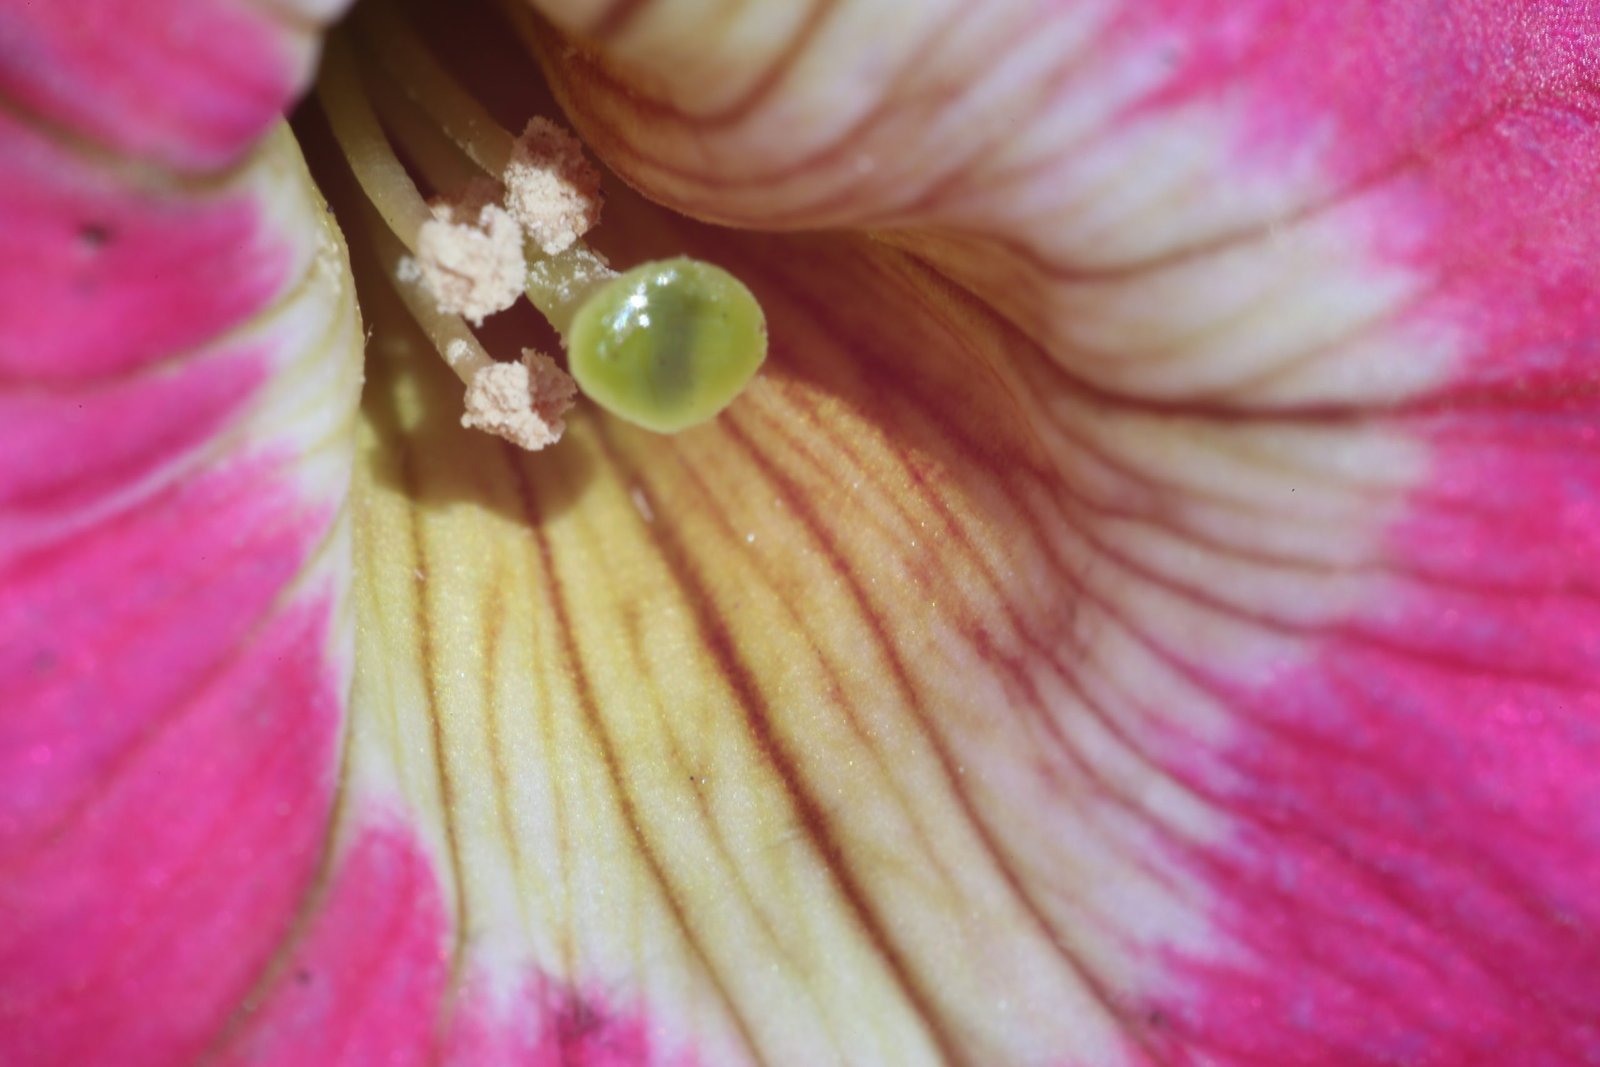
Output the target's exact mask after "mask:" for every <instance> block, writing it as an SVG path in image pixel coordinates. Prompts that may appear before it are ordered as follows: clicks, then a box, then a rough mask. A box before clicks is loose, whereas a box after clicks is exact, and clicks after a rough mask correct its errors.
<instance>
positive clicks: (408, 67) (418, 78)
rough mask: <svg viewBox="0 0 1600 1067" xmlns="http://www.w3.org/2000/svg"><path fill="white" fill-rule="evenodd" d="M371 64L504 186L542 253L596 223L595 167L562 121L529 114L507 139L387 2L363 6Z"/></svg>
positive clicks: (516, 214)
mask: <svg viewBox="0 0 1600 1067" xmlns="http://www.w3.org/2000/svg"><path fill="white" fill-rule="evenodd" d="M358 21H359V25H360V26H361V28H362V29H363V31H364V32H365V33H366V34H367V36H368V39H369V40H370V41H371V43H372V46H373V49H374V52H375V53H376V55H377V57H378V62H379V63H380V64H381V65H382V67H383V68H384V70H385V71H387V73H388V74H389V76H390V77H392V78H393V79H394V81H395V83H396V84H398V85H399V86H400V87H401V88H402V89H403V91H404V92H405V93H406V95H407V96H408V97H410V98H411V99H412V100H413V101H415V102H416V103H417V105H418V106H419V107H421V108H422V109H423V110H425V111H426V112H427V113H428V115H429V116H430V117H431V118H432V119H433V120H434V121H435V122H436V123H438V125H439V128H440V129H441V130H443V131H444V133H445V135H446V136H447V137H448V138H450V139H451V140H452V141H454V142H455V143H456V145H457V146H458V147H459V148H460V149H461V151H462V152H464V153H465V154H466V155H467V156H468V158H470V159H472V160H473V161H474V162H475V163H477V164H478V165H479V166H480V167H482V168H483V169H484V171H485V173H487V174H488V175H489V176H490V177H492V178H496V179H498V180H499V181H501V182H503V183H504V184H505V187H506V200H505V206H506V209H507V210H508V211H510V212H511V214H512V216H513V217H514V218H516V220H517V222H518V223H520V224H521V225H522V228H523V229H525V230H526V231H527V232H528V237H529V238H530V239H531V240H532V241H533V243H534V244H535V245H537V246H538V247H539V248H540V249H541V250H542V251H543V252H544V253H545V254H546V255H551V256H553V255H556V254H557V253H560V252H564V251H566V250H567V249H568V248H570V247H572V244H573V242H575V241H577V240H578V239H579V238H580V237H582V236H583V235H584V234H586V233H588V232H589V231H590V230H591V229H593V228H594V227H595V226H596V225H598V224H599V221H600V207H601V204H602V202H603V199H602V197H601V194H600V172H599V171H598V170H596V169H595V168H594V166H593V165H592V164H591V163H590V162H589V161H588V159H586V158H585V157H584V154H583V146H582V145H580V144H579V143H578V139H577V138H576V137H573V136H572V134H570V133H568V132H567V131H566V130H565V129H563V128H562V127H560V126H558V125H556V124H555V123H553V122H551V121H550V120H549V119H545V118H538V117H535V118H531V119H529V120H528V122H527V124H526V125H525V126H524V127H523V130H522V135H521V136H520V137H512V136H511V134H510V133H508V132H507V131H506V130H505V129H504V128H503V127H502V126H501V125H500V124H499V123H497V122H496V121H495V120H494V116H492V115H490V114H489V112H488V110H487V109H486V108H484V106H483V105H482V104H480V103H478V101H477V100H476V99H474V98H473V96H472V94H471V93H469V92H467V90H466V89H464V88H462V86H461V85H460V83H458V82H457V81H456V80H455V79H454V78H453V77H451V76H450V73H449V71H447V70H445V68H444V66H443V65H442V64H440V63H439V61H438V60H437V59H435V58H434V57H433V53H432V52H430V51H429V50H428V48H427V46H426V45H425V44H423V42H422V40H421V39H420V38H419V37H418V36H417V34H416V31H415V30H413V29H412V28H411V26H410V25H409V24H407V22H406V21H405V18H404V16H402V15H400V14H399V13H397V12H396V11H394V10H393V9H392V8H390V7H385V6H382V5H380V6H378V7H367V8H363V9H362V14H361V15H360V16H359V17H358Z"/></svg>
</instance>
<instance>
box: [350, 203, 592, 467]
mask: <svg viewBox="0 0 1600 1067" xmlns="http://www.w3.org/2000/svg"><path fill="white" fill-rule="evenodd" d="M372 214H373V213H372V212H369V213H368V215H369V218H368V223H369V225H368V227H367V231H368V234H369V235H370V236H371V238H372V242H373V244H374V245H376V246H377V247H376V250H377V253H378V258H379V260H380V262H382V263H383V265H384V267H385V271H384V274H385V276H386V277H387V278H388V279H389V284H390V285H391V286H392V287H393V288H394V291H395V292H396V293H397V294H398V295H399V297H400V300H401V301H402V302H403V303H404V304H405V306H406V309H407V310H408V311H410V312H411V316H412V318H414V319H415V320H416V322H417V325H418V326H420V327H421V328H422V332H423V333H425V334H427V336H428V340H430V341H432V342H433V347H434V348H435V349H436V350H437V351H438V352H439V354H440V355H441V356H443V357H444V361H445V364H446V365H448V366H449V367H450V369H451V370H453V371H455V373H456V376H457V377H458V378H460V379H461V380H462V381H463V382H465V383H466V386H467V395H466V412H465V414H463V415H462V416H461V425H463V426H465V427H468V428H469V429H477V430H484V431H486V432H488V433H493V434H496V435H498V436H500V437H503V438H505V439H506V440H507V441H510V442H511V443H512V444H514V445H519V446H520V447H522V448H525V449H527V450H528V451H530V452H536V451H538V450H539V449H541V448H546V447H548V446H550V445H553V444H555V443H556V442H557V441H559V440H560V439H561V435H562V433H564V432H565V431H566V422H565V421H564V420H563V419H562V417H561V416H562V415H564V414H565V413H566V412H567V410H568V409H569V408H571V407H572V402H573V399H574V398H575V397H576V395H577V386H576V385H575V384H574V383H573V381H572V379H571V378H569V377H568V376H567V374H566V373H565V372H564V371H562V370H561V368H560V367H558V366H556V364H555V361H554V360H552V359H551V358H550V357H549V356H546V355H543V354H541V353H539V352H535V351H534V350H533V349H531V348H524V349H523V350H522V361H521V362H520V363H501V362H499V361H497V360H496V359H494V357H492V356H490V355H489V353H488V352H486V351H485V350H484V347H483V345H481V344H479V343H478V339H477V337H476V336H474V335H473V333H472V331H471V330H470V329H468V328H467V324H466V323H465V322H463V321H462V320H461V317H460V316H458V315H449V314H445V313H444V312H441V311H440V310H439V309H438V307H437V305H436V303H435V301H434V300H433V299H432V298H431V296H430V294H428V293H426V292H424V291H422V290H421V289H420V288H419V287H418V286H417V285H416V284H415V283H413V282H408V281H407V280H405V278H404V277H403V275H404V272H403V271H402V269H401V264H402V263H403V262H405V260H406V259H407V257H406V254H405V251H404V249H403V247H402V246H401V245H400V242H399V241H398V240H396V239H395V237H394V235H393V234H391V233H389V232H388V230H387V229H385V227H384V226H383V225H382V223H381V222H380V221H379V220H377V219H374V218H372V217H371V215H372Z"/></svg>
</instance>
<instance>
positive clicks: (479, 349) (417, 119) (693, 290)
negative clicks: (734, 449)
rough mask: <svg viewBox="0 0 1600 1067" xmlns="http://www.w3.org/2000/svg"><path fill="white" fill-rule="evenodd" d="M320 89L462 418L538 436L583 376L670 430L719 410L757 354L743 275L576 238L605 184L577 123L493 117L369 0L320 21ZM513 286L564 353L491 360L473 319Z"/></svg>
mask: <svg viewBox="0 0 1600 1067" xmlns="http://www.w3.org/2000/svg"><path fill="white" fill-rule="evenodd" d="M317 99H318V102H319V103H320V105H321V108H322V111H323V113H324V114H325V116H326V118H327V121H328V125H329V127H330V128H331V130H332V132H333V135H334V139H335V140H336V141H337V143H338V146H339V150H340V153H341V155H342V156H343V157H344V159H345V161H346V163H347V164H348V165H349V167H350V170H351V172H352V173H353V174H354V176H355V179H356V182H357V184H358V185H359V186H360V188H361V190H362V192H363V194H364V195H365V200H366V205H367V207H368V210H366V211H365V212H364V213H363V214H364V215H365V217H364V218H363V219H361V220H360V222H359V227H358V228H359V229H361V230H362V231H364V232H365V235H366V237H367V238H368V239H369V240H370V242H371V244H372V250H373V252H374V253H375V255H376V257H377V259H378V261H379V262H380V263H381V264H382V265H383V271H384V274H385V277H386V280H387V282H388V283H389V284H391V285H392V286H394V288H395V291H396V292H397V293H398V295H399V296H400V299H401V301H402V303H403V304H404V305H405V307H406V308H407V309H408V310H409V312H410V313H411V315H412V316H413V317H414V318H415V320H416V322H417V324H418V325H419V326H420V327H421V328H422V331H423V333H424V334H426V335H427V337H428V338H429V339H430V341H431V342H432V343H433V346H434V348H435V349H436V350H437V351H438V353H439V355H440V356H441V357H442V358H443V359H444V360H445V362H446V363H447V364H448V365H449V366H450V367H451V369H453V370H454V371H455V372H456V374H457V375H458V376H459V377H460V378H461V379H462V381H463V382H464V383H466V386H467V394H466V402H465V404H466V413H465V414H464V415H463V416H462V424H463V425H465V426H470V427H475V428H477V429H482V430H486V431H488V432H491V433H496V434H499V435H500V436H502V437H505V438H506V439H507V440H510V441H512V442H514V443H516V444H518V445H520V446H522V447H524V448H527V449H530V450H532V449H539V448H543V447H546V446H547V445H550V444H553V443H554V442H555V441H556V440H558V439H559V438H560V436H561V433H562V431H563V429H564V422H563V419H562V416H563V415H564V413H565V412H566V411H567V410H568V409H569V408H570V407H571V405H572V403H573V400H574V396H575V394H576V392H577V390H578V389H579V388H581V389H582V390H583V392H584V393H585V394H586V395H587V396H588V397H589V398H590V399H592V400H593V401H594V402H595V403H597V404H599V405H600V406H601V407H603V408H605V409H606V410H608V411H610V412H611V413H612V414H614V415H617V416H619V417H621V418H624V419H626V420H628V421H630V422H633V423H635V424H637V425H640V426H643V427H645V428H646V429H651V430H656V431H658V432H668V433H670V432H676V431H678V430H682V429H687V428H688V427H690V426H694V425H698V424H699V423H702V422H705V421H706V420H708V419H711V418H713V417H715V416H716V415H717V414H718V413H719V412H720V411H722V410H723V409H724V408H725V407H726V406H727V405H728V404H730V403H731V402H732V401H733V400H734V399H735V398H736V397H737V396H738V395H739V393H740V392H742V391H743V389H744V388H745V387H746V386H747V385H748V384H749V383H750V381H751V380H752V378H753V377H754V376H755V373H756V371H757V370H758V369H759V368H760V366H761V364H762V362H763V360H764V359H765V357H766V326H765V320H764V317H763V316H762V313H761V309H760V306H759V305H758V304H757V303H756V301H755V298H754V297H753V296H752V295H751V294H750V291H749V290H748V289H747V288H745V286H744V285H743V284H742V283H740V282H739V281H738V280H737V279H736V278H734V277H733V276H732V275H730V274H728V273H727V272H726V271H724V270H722V269H721V268H718V267H715V266H713V265H711V264H708V263H703V262H700V261H696V260H688V259H675V260H667V261H662V262H657V263H646V264H642V265H640V266H638V267H635V268H634V269H632V270H630V271H628V272H626V273H622V274H619V273H618V272H617V271H615V270H613V269H612V268H611V267H610V265H609V264H608V263H607V262H606V260H605V258H604V257H603V256H601V255H599V254H598V253H597V252H595V251H593V250H591V249H590V248H589V247H588V246H587V245H586V244H585V243H584V240H583V237H584V235H585V234H586V233H587V232H588V231H589V230H590V229H591V228H592V227H593V226H594V225H596V224H597V223H598V221H599V217H600V208H601V202H602V201H601V195H600V178H599V173H598V172H597V171H596V169H595V168H594V167H593V166H592V165H591V164H590V163H589V161H588V160H587V159H586V158H585V156H584V153H583V149H582V146H581V145H580V143H579V142H578V141H577V139H576V138H575V137H574V136H573V135H572V134H571V133H570V132H568V131H567V130H566V129H565V128H563V127H562V126H560V125H558V124H557V123H555V122H552V121H551V120H549V119H547V118H544V117H538V116H536V117H533V118H531V119H529V120H528V121H527V123H526V125H525V126H524V128H523V131H522V133H521V134H520V135H513V134H512V133H510V132H509V131H508V130H506V129H505V128H503V127H502V126H501V125H500V124H499V123H498V122H497V121H496V120H495V118H494V117H493V116H492V115H491V114H490V113H489V111H488V110H487V109H486V108H485V107H484V106H483V105H482V104H481V103H480V102H479V101H478V100H477V99H476V98H475V97H474V96H473V95H472V93H470V92H469V91H468V90H467V89H465V88H464V87H463V86H462V85H461V84H460V83H458V82H457V81H456V79H455V78H454V77H453V76H452V74H451V72H450V70H449V69H448V67H447V66H446V64H445V63H444V62H443V61H441V59H440V58H439V57H438V56H437V55H435V54H434V52H433V51H432V50H431V49H430V48H429V47H428V45H427V44H426V43H425V41H424V40H423V38H422V37H421V36H420V35H419V34H418V32H417V30H416V29H415V28H414V27H413V26H412V25H411V24H410V23H409V22H408V21H407V19H406V16H405V14H404V13H403V12H402V11H401V10H400V9H398V8H397V7H395V6H393V5H387V4H380V5H372V4H368V5H364V6H363V7H362V8H360V9H358V11H357V13H356V14H355V15H354V16H353V17H352V18H351V20H350V21H349V22H348V23H347V24H346V25H345V26H344V27H342V28H341V29H340V30H339V31H337V32H336V33H335V34H333V35H332V36H331V37H330V38H329V41H328V44H327V54H326V57H325V59H324V63H323V70H322V74H321V76H320V79H319V81H318V85H317ZM402 156H403V157H404V160H405V161H404V162H402V160H401V157H402ZM419 183H420V184H421V185H422V186H425V187H427V188H429V189H431V190H432V196H431V198H425V197H424V195H423V193H422V192H421V191H420V189H419ZM523 295H526V296H527V297H528V299H529V302H530V303H531V304H533V306H534V307H536V308H537V309H538V310H539V311H540V313H542V314H543V315H544V317H545V318H546V319H547V320H548V321H549V323H550V325H551V326H552V327H553V328H554V329H555V331H556V333H557V334H558V335H559V337H560V338H561V343H562V347H563V348H564V349H565V354H566V364H567V366H566V368H565V369H563V368H562V367H561V366H560V365H559V363H558V362H557V361H556V360H555V359H554V358H552V357H551V356H550V355H548V354H545V353H543V352H540V351H538V350H536V349H534V348H531V347H524V348H522V351H521V359H520V361H519V362H515V363H511V362H502V361H500V360H497V359H495V358H494V356H492V355H491V354H490V352H489V351H488V349H487V348H486V347H485V345H484V344H483V342H482V341H481V339H480V338H479V336H478V334H477V333H476V332H475V328H476V327H481V326H482V325H483V322H484V320H485V319H486V318H488V317H489V316H492V315H495V314H498V313H499V312H502V311H505V310H506V309H508V308H510V307H511V306H512V305H514V304H515V303H517V302H518V300H519V299H520V298H521V297H522V296H523ZM569 372H570V375H569ZM574 379H576V382H574Z"/></svg>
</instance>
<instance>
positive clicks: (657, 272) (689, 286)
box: [563, 259, 767, 433]
mask: <svg viewBox="0 0 1600 1067" xmlns="http://www.w3.org/2000/svg"><path fill="white" fill-rule="evenodd" d="M563 332H564V333H565V335H566V336H565V339H566V342H567V359H568V365H569V369H570V370H571V372H572V376H573V377H574V378H575V379H577V382H578V387H579V388H581V389H582V390H583V392H584V394H585V395H587V396H588V397H589V398H590V399H592V400H593V401H594V402H595V403H597V404H599V405H600V406H601V407H603V408H605V409H606V410H607V411H609V412H611V413H612V414H613V415H616V416H618V417H619V418H623V419H626V420H628V421H629V422H632V423H635V424H637V425H639V426H643V427H644V428H645V429H647V430H655V431H656V432H658V433H674V432H676V431H678V430H684V429H688V428H689V427H691V426H695V425H698V424H699V423H702V422H705V421H706V420H707V419H710V418H712V417H714V416H715V415H716V414H717V413H718V412H720V411H721V410H722V409H723V408H725V407H727V406H728V404H730V403H731V402H732V401H733V399H734V398H735V397H736V396H738V395H739V393H740V392H741V391H743V389H744V387H745V386H746V385H748V384H749V383H750V379H751V378H752V377H754V376H755V373H756V370H757V369H759V368H760V366H761V363H762V361H763V360H765V359H766V356H767V325H766V319H765V317H764V316H763V315H762V314H761V305H759V304H758V303H756V299H755V297H753V296H752V295H751V294H750V290H748V289H746V288H745V287H744V285H743V284H742V283H741V282H740V281H739V280H738V279H737V278H735V277H734V276H733V275H731V274H729V273H728V272H727V271H725V270H722V269H721V268H720V267H713V266H712V265H710V264H709V263H702V262H700V261H698V260H694V259H667V260H660V261H658V262H654V263H644V264H641V265H640V266H637V267H634V268H633V269H632V270H630V271H628V272H627V273H625V274H623V275H621V276H620V277H618V278H616V279H615V280H613V281H610V282H608V283H606V284H605V285H604V286H603V287H600V288H598V289H597V290H596V291H595V292H594V294H593V295H592V296H590V297H589V298H588V299H587V300H585V301H584V302H583V305H582V306H581V307H580V308H579V309H578V311H577V314H576V315H575V316H574V317H573V319H572V324H571V328H570V329H569V330H566V331H563Z"/></svg>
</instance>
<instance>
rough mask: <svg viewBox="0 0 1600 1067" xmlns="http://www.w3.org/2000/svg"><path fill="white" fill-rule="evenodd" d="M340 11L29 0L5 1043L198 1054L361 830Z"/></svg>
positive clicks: (1, 532) (11, 498)
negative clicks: (348, 510) (327, 189)
mask: <svg viewBox="0 0 1600 1067" xmlns="http://www.w3.org/2000/svg"><path fill="white" fill-rule="evenodd" d="M316 14H318V13H317V12H311V11H307V12H303V13H300V14H299V15H298V16H296V17H294V18H290V13H289V12H288V11H286V10H277V9H271V8H268V7H266V6H261V7H248V8H247V7H245V6H243V5H236V4H206V3H197V2H185V0H178V2H156V3H140V4H127V3H89V4H26V3H24V4H17V3H7V4H4V5H0V40H3V42H4V43H3V45H0V94H3V95H4V98H5V105H4V107H0V189H4V190H5V197H4V199H3V202H0V244H3V246H4V254H3V255H0V456H3V457H4V458H3V460H0V693H3V694H4V699H3V712H0V1062H4V1063H6V1064H15V1065H19V1067H33V1065H39V1067H47V1065H49V1067H54V1065H60V1064H104V1065H143V1064H152V1065H154V1064H174V1063H189V1062H195V1061H196V1060H197V1058H198V1057H199V1056H200V1055H201V1054H202V1053H203V1052H204V1050H205V1049H207V1048H208V1047H211V1046H212V1045H214V1044H215V1043H216V1041H217V1040H218V1038H219V1036H220V1035H221V1034H222V1033H223V1032H224V1030H225V1028H226V1026H227V1024H228V1021H229V1020H230V1019H232V1018H233V1017H234V1016H235V1015H236V1014H237V1013H238V1011H239V1009H240V1006H241V1004H242V1003H244V1002H245V999H246V998H247V996H248V995H249V994H250V993H251V991H252V990H253V989H254V988H256V986H257V985H258V984H259V983H260V982H261V981H262V979H263V976H264V975H265V974H266V973H267V972H268V971H269V969H270V967H271V965H272V961H273V960H274V959H276V958H277V957H278V956H279V955H280V953H281V950H282V946H283V943H284V940H285V938H286V937H287V936H288V935H289V933H290V931H291V930H292V929H293V927H294V924H295V921H296V916H297V914H298V913H299V911H300V909H301V907H302V903H303V901H304V899H305V898H306V895H307V893H308V891H309V890H310V887H311V886H312V884H313V881H314V879H315V876H316V872H317V871H318V869H319V866H320V864H321V863H322V860H323V856H324V854H325V852H326V851H327V848H328V831H329V827H330V825H331V822H330V813H331V811H332V809H333V805H334V797H335V790H336V786H337V782H338V768H339V753H340V746H341V737H342V723H343V713H344V708H345V705H346V700H347V696H348V689H349V684H350V677H351V653H352V632H351V626H350V619H349V615H348V599H347V594H348V585H349V577H350V558H349V549H350V544H349V523H348V521H347V520H346V519H345V518H344V517H343V515H344V502H345V499H346V497H347V495H348V486H349V479H350V467H351V462H352V459H353V455H354V453H353V449H352V445H353V443H354V435H353V431H354V413H355V404H356V400H357V392H358V385H359V381H360V374H361V370H360V368H361V364H360V358H359V357H360V350H361V331H360V327H359V320H358V316H357V312H356V307H355V303H354V291H353V286H352V285H351V281H350V277H349V273H348V266H347V264H346V260H345V254H344V251H343V246H342V243H341V241H340V238H339V236H338V234H337V231H335V230H334V229H332V228H331V226H330V225H329V222H328V216H327V214H326V211H325V208H324V204H323V202H322V200H321V198H320V196H319V195H318V193H317V191H316V189H315V187H314V186H313V185H312V184H311V181H310V176H309V173H308V172H307V171H306V169H305V166H304V164H303V162H302V160H301V158H300V153H299V150H298V148H297V147H296V144H295V141H294V139H293V138H292V136H291V135H290V134H289V132H288V130H287V128H286V127H285V126H284V124H283V122H282V118H281V115H282V111H283V110H284V108H286V107H287V106H288V104H289V103H290V102H291V99H292V96H293V95H294V93H296V92H297V91H298V89H299V88H300V87H301V86H302V85H303V83H304V81H305V79H306V77H307V75H308V74H309V65H310V62H311V59H312V55H311V53H312V51H313V46H314V44H315V36H314V34H315V24H314V22H313V21H311V20H312V18H313V16H315V15H316Z"/></svg>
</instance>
